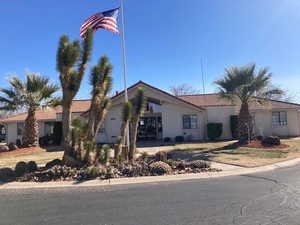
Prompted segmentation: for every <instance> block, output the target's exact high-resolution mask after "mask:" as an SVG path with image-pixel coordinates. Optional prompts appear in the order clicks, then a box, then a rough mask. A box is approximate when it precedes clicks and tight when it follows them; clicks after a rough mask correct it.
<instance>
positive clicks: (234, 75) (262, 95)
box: [215, 64, 282, 143]
mask: <svg viewBox="0 0 300 225" xmlns="http://www.w3.org/2000/svg"><path fill="white" fill-rule="evenodd" d="M271 77H272V74H271V73H270V72H269V70H268V69H267V68H262V69H260V70H258V71H256V65H255V64H250V65H246V66H242V67H236V66H233V67H230V68H228V69H225V75H224V78H222V79H220V80H217V81H215V83H216V84H217V85H218V86H219V96H220V97H221V98H225V99H228V100H230V101H232V102H236V101H238V103H240V104H241V107H240V112H239V117H238V118H239V120H238V124H239V125H238V131H239V138H240V142H241V143H244V142H245V141H247V140H248V139H249V138H251V133H252V121H251V115H250V113H249V103H250V102H253V101H255V102H258V103H260V104H263V103H264V100H265V99H267V98H269V97H270V96H272V95H276V94H282V90H280V89H278V88H274V89H270V88H268V87H270V86H271Z"/></svg>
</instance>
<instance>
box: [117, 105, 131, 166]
mask: <svg viewBox="0 0 300 225" xmlns="http://www.w3.org/2000/svg"><path fill="white" fill-rule="evenodd" d="M131 117H132V104H131V102H130V101H128V102H126V103H124V105H123V110H122V124H121V128H120V137H119V139H118V141H117V145H116V149H115V159H118V156H119V154H120V153H121V150H122V146H123V145H124V142H125V139H126V132H129V131H128V130H126V129H127V128H128V127H129V122H130V120H131ZM125 154H128V153H125ZM123 155H124V154H123ZM127 159H128V156H125V159H124V160H127Z"/></svg>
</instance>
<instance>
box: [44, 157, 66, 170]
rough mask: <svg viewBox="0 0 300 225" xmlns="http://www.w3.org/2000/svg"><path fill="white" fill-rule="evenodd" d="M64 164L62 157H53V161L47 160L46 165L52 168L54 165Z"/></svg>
mask: <svg viewBox="0 0 300 225" xmlns="http://www.w3.org/2000/svg"><path fill="white" fill-rule="evenodd" d="M62 165H63V162H62V161H61V160H60V159H53V160H52V161H50V162H47V163H46V166H45V167H46V168H47V169H50V168H52V167H53V166H62Z"/></svg>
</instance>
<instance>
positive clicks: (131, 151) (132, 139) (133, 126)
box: [128, 117, 140, 161]
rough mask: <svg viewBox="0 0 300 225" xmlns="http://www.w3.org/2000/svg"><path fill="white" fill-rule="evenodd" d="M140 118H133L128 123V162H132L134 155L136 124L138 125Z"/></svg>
mask: <svg viewBox="0 0 300 225" xmlns="http://www.w3.org/2000/svg"><path fill="white" fill-rule="evenodd" d="M139 120H140V117H137V118H134V119H132V120H131V123H130V126H129V127H130V128H129V129H130V146H129V156H128V158H129V160H131V161H132V160H134V158H135V153H136V138H137V131H138V124H139Z"/></svg>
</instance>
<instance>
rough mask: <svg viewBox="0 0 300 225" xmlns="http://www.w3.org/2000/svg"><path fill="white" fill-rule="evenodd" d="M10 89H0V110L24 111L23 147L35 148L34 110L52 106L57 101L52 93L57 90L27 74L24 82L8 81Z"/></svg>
mask: <svg viewBox="0 0 300 225" xmlns="http://www.w3.org/2000/svg"><path fill="white" fill-rule="evenodd" d="M9 84H10V88H7V89H5V88H2V89H0V92H1V96H0V103H1V107H0V110H6V111H18V110H24V109H25V110H26V111H27V117H26V120H25V128H24V131H25V132H24V133H23V136H22V141H23V145H24V146H29V145H31V146H37V145H38V137H39V127H38V122H37V119H36V116H35V113H36V110H37V109H40V108H42V107H47V106H54V105H56V104H57V102H58V101H59V99H58V98H57V97H54V93H55V92H56V91H58V90H59V87H58V86H57V85H55V84H51V83H50V80H49V79H48V78H46V77H43V76H41V75H38V74H34V73H32V74H27V75H26V80H25V81H22V80H20V79H19V78H18V77H12V78H11V79H10V80H9Z"/></svg>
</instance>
